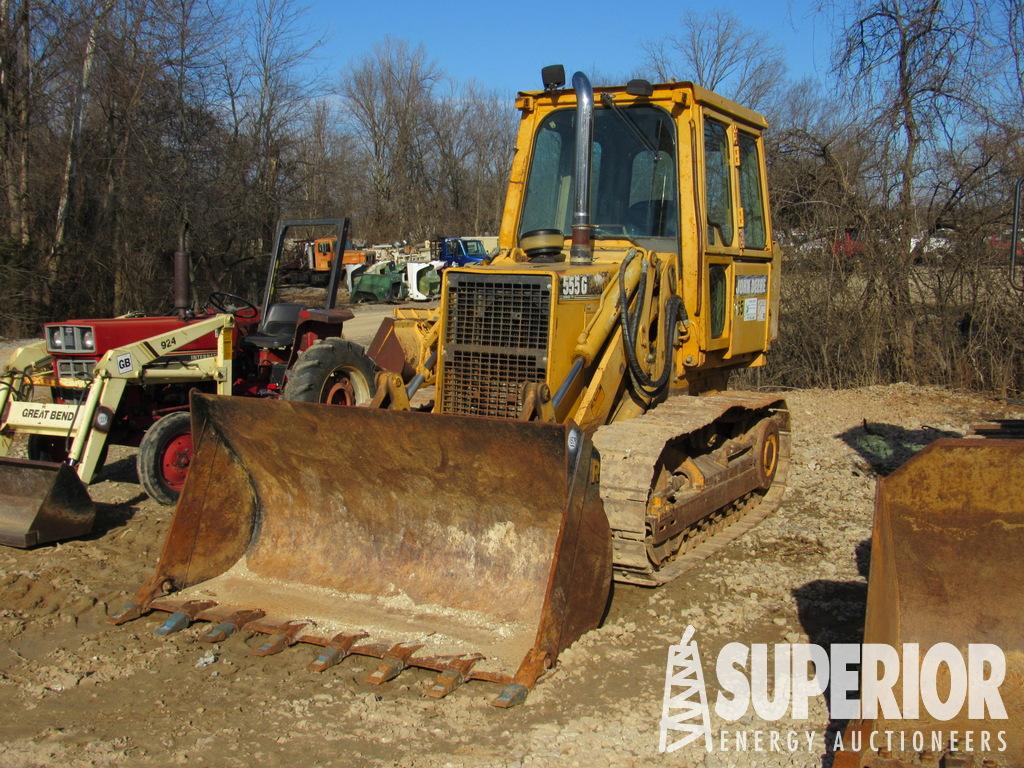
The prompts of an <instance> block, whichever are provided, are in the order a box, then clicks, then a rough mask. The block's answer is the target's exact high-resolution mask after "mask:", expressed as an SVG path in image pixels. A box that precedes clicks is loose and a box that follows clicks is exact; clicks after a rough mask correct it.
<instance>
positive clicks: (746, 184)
mask: <svg viewBox="0 0 1024 768" xmlns="http://www.w3.org/2000/svg"><path fill="white" fill-rule="evenodd" d="M740 204H741V205H742V206H743V240H744V246H745V247H746V248H756V249H759V250H760V249H763V248H764V247H765V245H766V240H767V234H766V228H765V221H764V195H763V194H762V192H761V163H760V161H759V159H758V154H757V139H756V138H754V137H753V136H751V135H750V134H749V133H740Z"/></svg>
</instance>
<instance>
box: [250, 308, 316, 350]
mask: <svg viewBox="0 0 1024 768" xmlns="http://www.w3.org/2000/svg"><path fill="white" fill-rule="evenodd" d="M304 306H305V305H303V304H285V303H281V304H271V305H270V307H269V308H268V309H267V314H266V317H264V318H263V322H261V323H260V326H259V328H257V329H256V332H255V333H250V334H249V335H248V336H245V337H243V339H242V343H243V344H248V345H249V346H251V347H257V348H259V349H287V348H288V347H290V346H291V345H292V342H293V341H294V340H295V328H296V326H297V325H298V324H299V312H301V311H302V309H303V307H304Z"/></svg>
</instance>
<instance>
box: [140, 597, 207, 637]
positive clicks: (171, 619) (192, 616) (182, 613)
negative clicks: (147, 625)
mask: <svg viewBox="0 0 1024 768" xmlns="http://www.w3.org/2000/svg"><path fill="white" fill-rule="evenodd" d="M215 605H216V603H215V602H213V601H212V600H189V601H188V602H187V603H185V604H184V605H182V606H181V607H180V608H179V609H178V610H176V611H175V612H174V613H172V614H171V615H170V616H168V617H167V619H166V621H164V623H163V624H161V625H160V626H159V627H157V628H156V629H154V630H153V634H154V635H160V636H162V637H165V636H167V635H170V634H173V633H175V632H180V631H181V630H183V629H188V628H189V627H190V626H192V622H193V621H195V620H196V617H197V616H198V615H199V614H200V613H202V612H203V611H205V610H207V609H209V608H213V607H214V606H215Z"/></svg>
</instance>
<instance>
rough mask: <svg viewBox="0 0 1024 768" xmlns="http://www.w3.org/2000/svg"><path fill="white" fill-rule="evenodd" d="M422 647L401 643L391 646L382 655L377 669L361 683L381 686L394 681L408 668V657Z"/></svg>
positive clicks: (420, 645)
mask: <svg viewBox="0 0 1024 768" xmlns="http://www.w3.org/2000/svg"><path fill="white" fill-rule="evenodd" d="M422 647H423V645H422V644H419V645H404V644H402V643H398V644H397V645H393V646H391V648H390V650H388V652H387V653H385V654H384V658H383V659H381V660H380V664H378V665H377V669H375V670H374V671H373V672H371V673H370V674H368V675H367V676H366V679H365V680H364V681H363V682H365V683H368V684H369V685H381V684H382V683H386V682H388V681H389V680H394V679H395V678H396V677H398V675H399V674H400V673H401V671H402V670H403V669H405V668H406V667H407V666H409V657H410V656H412V655H413V654H414V653H415V652H416V651H418V650H419V649H420V648H422Z"/></svg>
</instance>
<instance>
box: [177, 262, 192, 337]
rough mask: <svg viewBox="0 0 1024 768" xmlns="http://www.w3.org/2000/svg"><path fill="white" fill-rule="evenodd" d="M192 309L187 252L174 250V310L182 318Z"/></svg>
mask: <svg viewBox="0 0 1024 768" xmlns="http://www.w3.org/2000/svg"><path fill="white" fill-rule="evenodd" d="M191 310H192V285H191V282H190V280H189V275H188V254H187V253H185V252H184V251H175V252H174V311H175V313H176V314H177V315H178V317H180V318H181V319H182V320H184V319H185V318H186V317H187V316H188V314H189V313H190V312H191Z"/></svg>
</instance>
